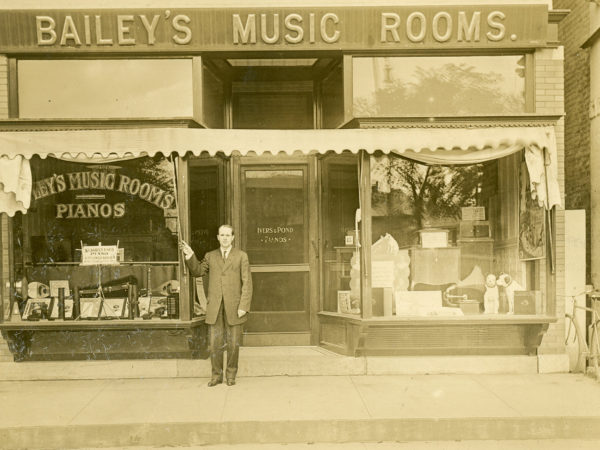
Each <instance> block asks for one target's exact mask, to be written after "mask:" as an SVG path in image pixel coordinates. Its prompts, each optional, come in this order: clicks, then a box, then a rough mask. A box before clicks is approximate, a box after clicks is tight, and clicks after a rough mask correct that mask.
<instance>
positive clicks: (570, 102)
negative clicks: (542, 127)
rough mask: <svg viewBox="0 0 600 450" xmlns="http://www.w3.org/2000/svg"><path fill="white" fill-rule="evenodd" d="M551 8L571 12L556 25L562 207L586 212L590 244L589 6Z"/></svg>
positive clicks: (564, 1)
mask: <svg viewBox="0 0 600 450" xmlns="http://www.w3.org/2000/svg"><path fill="white" fill-rule="evenodd" d="M553 3H554V8H555V9H568V10H570V11H571V12H570V13H569V15H568V16H567V17H566V18H565V19H563V21H562V22H561V23H560V24H559V28H558V30H559V39H560V41H561V43H562V45H564V51H565V113H566V116H565V147H566V156H565V208H566V209H585V210H586V222H587V223H586V235H587V236H586V240H587V242H590V217H591V214H590V204H591V203H590V192H591V179H590V148H591V144H590V120H589V104H590V91H589V86H590V65H589V51H588V50H584V49H582V48H581V45H582V44H583V42H584V41H585V40H586V39H587V37H588V36H589V27H590V17H589V3H588V2H587V1H582V0H554V2H553ZM586 267H587V271H586V280H587V282H588V283H590V282H591V276H590V269H591V246H590V245H588V246H587V255H586Z"/></svg>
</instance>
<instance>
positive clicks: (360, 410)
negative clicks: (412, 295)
mask: <svg viewBox="0 0 600 450" xmlns="http://www.w3.org/2000/svg"><path fill="white" fill-rule="evenodd" d="M206 381H207V379H206V378H204V379H168V380H166V379H160V380H131V379H130V380H77V381H51V382H49V381H39V382H2V383H1V384H0V392H1V393H2V399H3V405H5V406H6V407H5V408H3V409H0V443H2V445H1V448H2V449H6V450H9V449H17V448H19V449H24V448H27V449H40V448H45V449H69V448H89V447H117V448H127V447H138V448H139V447H142V448H156V447H182V446H199V445H202V446H203V445H217V444H219V445H224V444H248V445H250V444H258V443H271V444H275V443H279V444H296V443H346V442H348V443H351V442H417V441H423V440H427V441H439V442H447V441H459V440H474V441H478V440H503V441H505V440H546V439H551V440H556V439H581V438H582V437H585V438H586V439H600V410H598V406H597V402H596V401H595V399H597V398H598V394H599V392H600V384H598V383H597V382H596V381H595V380H592V379H590V378H587V377H584V376H583V375H564V374H556V375H421V376H415V375H410V376H407V375H398V376H383V375H382V376H335V377H330V376H319V377H308V376H307V377H252V378H239V379H238V383H237V385H236V386H231V387H230V386H225V385H219V386H216V387H208V386H207V385H206ZM472 448H480V447H477V446H474V447H472ZM542 448H544V447H542ZM570 448H575V447H570Z"/></svg>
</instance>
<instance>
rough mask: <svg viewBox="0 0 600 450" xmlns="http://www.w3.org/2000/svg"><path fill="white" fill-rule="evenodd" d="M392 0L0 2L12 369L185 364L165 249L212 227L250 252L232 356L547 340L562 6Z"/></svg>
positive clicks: (182, 291)
mask: <svg viewBox="0 0 600 450" xmlns="http://www.w3.org/2000/svg"><path fill="white" fill-rule="evenodd" d="M389 3H390V2H387V4H386V3H385V2H383V3H382V6H374V5H369V6H364V7H361V6H354V7H340V6H335V2H332V5H333V6H331V7H328V6H326V5H324V6H320V7H318V8H311V7H305V6H300V5H298V6H296V5H293V4H292V3H290V2H287V3H284V6H281V7H272V6H264V7H263V6H257V7H255V8H229V7H224V8H208V7H206V8H202V7H198V8H195V9H193V8H191V9H177V10H170V9H156V10H149V9H144V10H131V9H127V10H125V9H123V10H105V9H100V10H90V11H85V10H48V11H33V10H32V11H27V10H25V11H7V10H4V11H0V22H1V23H2V27H0V29H2V30H13V31H12V32H10V31H9V32H6V33H5V35H4V36H2V38H1V41H0V42H1V45H0V53H2V54H4V55H5V61H6V80H7V81H6V85H7V89H8V100H9V101H8V118H7V119H6V120H4V121H2V122H1V123H0V126H1V127H2V132H1V133H0V151H1V154H2V159H1V160H0V162H1V163H2V164H3V169H2V175H0V183H2V184H3V186H4V193H3V194H2V195H3V197H2V198H1V199H0V200H1V202H0V205H2V208H3V213H4V214H3V216H4V221H5V222H4V223H5V225H6V226H5V229H3V234H2V244H3V246H2V248H3V261H4V263H3V266H2V269H3V280H4V278H5V277H6V281H7V287H6V288H4V290H3V295H2V302H3V303H2V306H3V308H2V310H3V317H2V319H3V322H2V323H1V324H0V328H1V329H2V333H3V336H4V337H5V338H6V339H7V341H8V342H9V345H10V347H11V350H12V351H13V352H14V353H15V355H16V357H17V359H54V358H82V357H86V358H90V357H92V358H119V357H142V358H145V357H206V327H205V325H204V322H203V308H204V302H205V297H204V295H203V283H202V280H194V279H192V278H191V277H190V276H189V274H188V272H187V270H186V269H185V267H184V265H183V263H182V260H181V255H180V254H179V253H178V251H177V241H178V239H179V238H183V239H185V240H186V241H188V242H190V243H191V245H192V247H193V248H194V249H195V251H196V253H197V254H199V255H202V254H203V253H204V252H206V251H208V250H211V249H212V248H214V247H215V246H216V245H217V242H216V234H217V228H218V226H219V224H221V223H231V224H232V225H233V227H234V229H235V235H236V238H235V243H236V245H238V246H240V248H242V249H244V250H245V251H246V252H247V253H248V255H249V258H250V263H251V270H252V275H253V282H254V297H253V304H252V312H251V314H250V317H249V321H248V324H247V326H246V330H245V336H244V345H250V346H253V345H320V346H323V347H325V348H327V349H330V350H333V351H335V352H338V353H342V354H347V355H355V356H360V355H417V354H434V355H456V354H475V355H499V354H500V355H523V354H524V355H533V354H536V352H537V351H538V347H539V346H540V343H541V342H542V339H543V338H544V337H545V336H546V337H547V336H551V339H549V340H550V341H552V342H554V340H555V337H556V336H558V334H560V331H559V328H557V330H554V327H556V323H557V320H558V317H557V315H558V312H560V311H561V310H562V307H563V306H562V305H564V298H563V297H562V296H561V295H558V294H557V292H558V290H560V286H561V283H560V282H559V280H557V278H560V277H559V276H557V274H560V273H561V271H562V270H563V269H564V257H563V253H562V252H561V245H562V244H563V242H564V232H563V230H562V228H561V223H562V222H561V219H560V218H561V217H562V216H561V211H560V210H561V192H562V183H563V178H562V176H561V175H560V171H561V170H562V169H561V167H562V166H561V161H562V158H563V151H564V150H563V142H562V112H563V106H562V104H563V98H562V94H560V93H558V91H560V90H561V89H562V87H559V86H561V84H562V57H561V52H560V47H558V43H557V42H556V27H557V22H558V21H559V20H560V19H561V18H562V17H563V15H564V14H563V13H560V12H553V11H551V10H550V9H551V4H549V2H546V1H532V2H528V3H522V2H503V4H502V5H493V4H491V3H490V4H485V5H481V6H474V5H461V2H456V4H455V5H449V4H446V3H444V4H443V5H439V4H437V5H436V4H435V2H433V4H432V5H422V4H420V3H419V4H418V5H416V6H415V5H412V6H411V5H406V4H405V2H399V3H401V4H400V5H399V6H391V5H390V4H389ZM40 74H43V76H40ZM555 91H556V92H555ZM551 92H552V93H551ZM9 217H10V218H9ZM490 274H493V278H494V279H493V280H492V279H491V277H489V275H490ZM486 282H487V283H488V284H489V286H488V287H487V288H486ZM515 288H516V292H515ZM558 322H559V323H561V322H560V320H558ZM549 348H550V349H551V350H550V351H551V352H555V353H560V352H561V346H560V345H559V344H555V345H554V346H552V345H550V347H549ZM563 352H564V349H563Z"/></svg>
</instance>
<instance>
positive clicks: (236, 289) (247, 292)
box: [186, 248, 252, 325]
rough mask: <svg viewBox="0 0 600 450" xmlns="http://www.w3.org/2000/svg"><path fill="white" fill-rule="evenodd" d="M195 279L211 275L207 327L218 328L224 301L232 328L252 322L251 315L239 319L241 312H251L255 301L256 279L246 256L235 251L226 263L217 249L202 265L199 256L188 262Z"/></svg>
mask: <svg viewBox="0 0 600 450" xmlns="http://www.w3.org/2000/svg"><path fill="white" fill-rule="evenodd" d="M186 263H187V265H188V267H189V268H190V272H191V274H192V275H193V276H195V277H202V276H204V275H206V274H207V273H208V296H207V305H206V319H205V321H206V323H207V324H209V325H214V324H215V322H216V321H217V316H218V314H219V308H220V307H221V301H223V302H224V305H223V306H224V308H225V314H226V316H227V323H228V324H229V325H239V324H242V323H244V322H246V320H248V314H244V316H242V317H241V318H240V317H238V309H241V310H243V311H246V312H248V311H250V303H251V301H252V275H251V274H250V263H249V262H248V255H247V254H246V252H244V251H242V250H239V249H237V248H232V249H231V250H230V251H229V255H227V260H225V261H223V257H222V256H221V250H220V249H216V250H213V251H211V252H208V253H207V254H206V255H204V258H203V259H202V261H198V258H196V255H194V256H192V257H191V258H190V259H189V260H187V261H186Z"/></svg>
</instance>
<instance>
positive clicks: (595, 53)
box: [590, 5, 600, 289]
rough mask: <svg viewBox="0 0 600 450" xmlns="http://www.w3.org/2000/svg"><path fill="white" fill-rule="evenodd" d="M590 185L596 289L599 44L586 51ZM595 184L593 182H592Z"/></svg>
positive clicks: (599, 12)
mask: <svg viewBox="0 0 600 450" xmlns="http://www.w3.org/2000/svg"><path fill="white" fill-rule="evenodd" d="M590 8H593V9H591V14H590V31H591V32H594V31H595V30H596V29H597V28H598V27H600V7H599V6H596V5H590ZM590 101H591V108H590V146H591V148H590V179H591V180H592V182H591V183H590V188H591V199H590V200H591V201H590V209H591V218H590V219H591V220H590V221H591V225H590V227H591V230H590V243H591V259H592V261H591V264H592V267H591V271H590V272H591V277H592V283H593V285H594V286H595V287H596V289H598V287H600V183H598V182H597V180H598V179H599V178H600V40H599V39H596V41H595V42H594V43H593V44H592V46H591V48H590ZM595 181H596V182H595Z"/></svg>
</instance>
